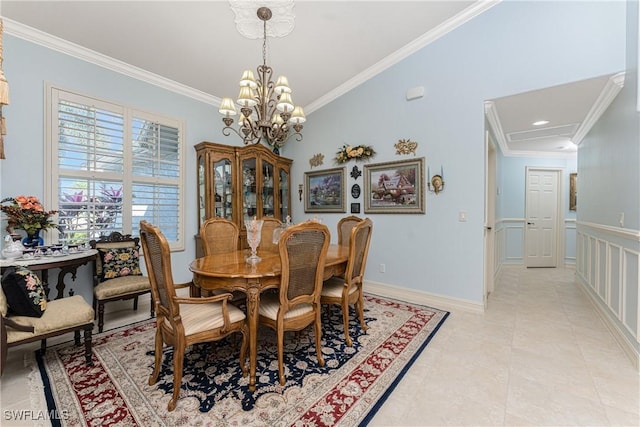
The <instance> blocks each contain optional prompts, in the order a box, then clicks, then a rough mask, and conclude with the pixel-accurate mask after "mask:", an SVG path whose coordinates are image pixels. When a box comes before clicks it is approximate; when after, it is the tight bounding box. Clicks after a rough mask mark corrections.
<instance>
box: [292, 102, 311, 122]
mask: <svg viewBox="0 0 640 427" xmlns="http://www.w3.org/2000/svg"><path fill="white" fill-rule="evenodd" d="M289 121H290V122H291V123H297V124H300V123H304V122H306V121H307V118H306V116H305V115H304V110H303V109H302V107H301V106H299V105H298V106H296V108H294V109H293V112H292V113H291V118H290V119H289Z"/></svg>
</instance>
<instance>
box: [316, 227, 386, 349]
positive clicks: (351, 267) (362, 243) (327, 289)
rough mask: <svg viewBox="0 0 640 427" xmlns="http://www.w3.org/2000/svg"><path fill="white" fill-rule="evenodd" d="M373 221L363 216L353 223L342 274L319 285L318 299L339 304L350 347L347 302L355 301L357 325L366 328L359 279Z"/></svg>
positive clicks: (362, 275) (365, 262)
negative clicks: (358, 321) (345, 265)
mask: <svg viewBox="0 0 640 427" xmlns="http://www.w3.org/2000/svg"><path fill="white" fill-rule="evenodd" d="M372 232H373V222H372V221H371V220H370V219H369V218H366V219H364V220H362V221H360V223H359V224H358V225H356V226H355V227H353V229H352V230H351V234H350V238H349V241H350V244H349V259H348V261H347V268H346V271H345V273H344V277H336V276H334V277H331V278H330V279H328V280H327V281H325V282H324V284H323V285H322V292H321V293H320V302H321V303H322V304H329V305H332V304H336V305H339V306H341V307H342V324H343V327H344V336H345V340H346V343H347V345H348V346H349V347H351V346H352V345H353V341H351V337H350V336H349V306H350V305H355V308H356V311H357V312H358V317H359V319H360V325H362V329H363V330H365V331H366V330H367V325H366V324H365V323H364V297H363V291H362V281H363V277H364V270H365V267H366V265H367V255H368V254H369V245H370V243H371V234H372Z"/></svg>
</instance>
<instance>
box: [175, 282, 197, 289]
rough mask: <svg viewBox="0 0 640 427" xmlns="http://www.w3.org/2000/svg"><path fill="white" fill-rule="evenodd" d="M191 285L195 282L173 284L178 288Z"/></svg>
mask: <svg viewBox="0 0 640 427" xmlns="http://www.w3.org/2000/svg"><path fill="white" fill-rule="evenodd" d="M191 286H193V282H184V283H175V284H174V285H173V287H174V288H176V289H183V288H190V287H191Z"/></svg>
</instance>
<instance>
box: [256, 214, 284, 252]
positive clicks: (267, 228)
mask: <svg viewBox="0 0 640 427" xmlns="http://www.w3.org/2000/svg"><path fill="white" fill-rule="evenodd" d="M260 219H261V220H262V221H263V223H262V230H261V233H260V246H259V247H258V248H259V249H258V250H259V251H260V252H263V251H267V252H278V244H277V243H273V230H275V229H276V228H278V227H280V226H281V225H282V221H280V220H279V219H277V218H273V217H270V216H263V217H262V218H260Z"/></svg>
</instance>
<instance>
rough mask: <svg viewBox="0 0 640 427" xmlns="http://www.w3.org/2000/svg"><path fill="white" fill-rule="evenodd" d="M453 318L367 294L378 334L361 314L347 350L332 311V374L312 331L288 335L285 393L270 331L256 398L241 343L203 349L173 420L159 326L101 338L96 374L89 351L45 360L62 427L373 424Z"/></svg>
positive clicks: (188, 359)
mask: <svg viewBox="0 0 640 427" xmlns="http://www.w3.org/2000/svg"><path fill="white" fill-rule="evenodd" d="M448 314H449V313H448V312H446V311H442V310H438V309H434V308H430V307H425V306H418V305H412V304H408V303H404V302H399V301H393V300H389V299H383V298H380V297H376V296H372V295H366V299H365V320H366V323H367V326H368V327H369V329H368V330H367V331H366V332H363V331H362V329H361V328H360V325H359V322H357V321H355V320H353V319H355V316H354V313H353V312H352V313H351V315H352V316H351V318H352V321H351V325H350V330H351V337H352V339H353V347H347V346H346V345H344V335H343V334H342V317H341V314H340V310H339V309H338V307H337V306H335V307H333V308H332V309H331V310H324V309H323V318H322V322H323V330H324V333H323V354H324V358H325V366H324V367H320V366H318V364H317V359H316V357H315V344H314V338H313V328H312V327H311V328H307V329H306V330H304V331H301V332H299V333H287V334H286V335H285V347H286V348H285V355H284V361H285V375H286V380H287V382H286V384H285V385H284V386H280V384H279V382H278V363H277V347H276V340H275V334H274V333H273V332H272V331H271V330H270V329H268V328H261V329H260V336H259V340H258V345H259V349H258V366H257V380H256V381H257V388H256V391H255V392H254V393H251V392H249V389H248V377H247V378H243V377H242V373H241V370H240V367H239V362H238V355H239V347H240V339H239V337H238V338H237V339H236V340H235V341H234V340H233V339H229V340H227V341H220V342H218V343H213V344H203V345H196V346H193V347H191V348H190V349H187V354H186V355H185V361H184V376H183V381H182V390H181V394H180V396H181V397H180V400H178V405H177V407H176V409H175V411H173V412H168V411H167V403H168V401H169V398H170V395H171V392H172V384H173V383H172V378H173V376H172V355H173V350H172V349H171V348H165V350H164V357H163V367H162V372H161V373H160V377H159V381H158V383H156V384H155V385H154V386H149V385H148V379H149V375H150V374H151V372H152V367H153V340H154V332H155V324H154V322H153V321H152V320H148V321H144V322H140V323H136V324H133V325H129V326H127V327H123V328H120V329H117V330H113V331H107V332H104V333H102V334H99V335H97V336H95V337H94V346H93V353H94V355H93V360H94V366H93V367H87V366H85V363H84V356H83V347H82V346H81V347H75V346H73V345H70V344H65V345H60V346H57V347H51V348H49V349H48V350H47V353H46V355H44V356H42V355H40V354H39V353H37V355H36V357H37V360H38V365H39V368H40V374H41V378H42V383H44V389H45V394H46V398H47V404H48V406H49V412H50V413H58V414H61V417H60V418H61V419H59V420H52V421H53V425H65V426H81V425H101V426H107V425H121V426H122V425H126V426H178V425H189V426H194V425H198V426H289V425H301V426H302V425H304V426H334V425H342V426H356V425H366V424H367V422H368V421H369V420H370V419H371V418H372V417H373V415H374V414H375V412H376V411H377V410H378V408H379V407H380V405H381V404H382V403H383V402H384V400H385V399H386V398H387V396H388V395H389V393H391V391H392V390H393V388H394V387H395V385H396V384H397V382H398V381H399V380H400V379H401V378H402V376H403V375H404V373H405V372H406V371H407V369H408V368H409V367H410V365H411V364H412V363H413V361H414V360H415V359H416V358H417V356H418V355H419V354H420V352H421V351H422V350H423V349H424V348H425V347H426V346H427V344H428V343H429V341H430V340H431V338H432V337H433V336H434V335H435V333H436V332H437V330H438V328H439V327H440V325H441V324H442V323H443V322H444V320H445V319H446V317H447V316H448ZM247 364H248V360H247ZM38 386H39V387H40V388H41V387H42V384H34V387H38ZM58 422H59V424H58Z"/></svg>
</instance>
